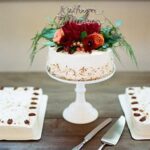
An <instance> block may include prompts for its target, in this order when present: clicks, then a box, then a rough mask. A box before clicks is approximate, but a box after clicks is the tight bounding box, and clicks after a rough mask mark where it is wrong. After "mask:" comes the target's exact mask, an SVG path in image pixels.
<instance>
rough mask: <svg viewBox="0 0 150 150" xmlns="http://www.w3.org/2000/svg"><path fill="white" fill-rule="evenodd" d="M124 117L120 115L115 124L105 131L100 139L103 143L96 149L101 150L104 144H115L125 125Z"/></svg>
mask: <svg viewBox="0 0 150 150" xmlns="http://www.w3.org/2000/svg"><path fill="white" fill-rule="evenodd" d="M125 122H126V121H125V118H124V116H121V117H120V118H119V119H118V120H117V121H116V122H115V124H114V125H113V126H112V127H111V128H110V129H109V130H108V131H107V132H106V133H105V135H104V136H103V137H102V139H101V141H102V142H103V145H101V146H100V148H99V149H98V150H102V149H103V147H104V146H105V145H116V144H117V142H118V141H119V139H120V136H121V134H122V132H123V129H124V127H125Z"/></svg>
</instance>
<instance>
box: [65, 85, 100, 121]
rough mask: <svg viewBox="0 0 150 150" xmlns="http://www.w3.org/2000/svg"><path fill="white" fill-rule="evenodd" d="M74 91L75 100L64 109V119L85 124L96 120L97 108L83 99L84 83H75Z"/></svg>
mask: <svg viewBox="0 0 150 150" xmlns="http://www.w3.org/2000/svg"><path fill="white" fill-rule="evenodd" d="M75 92H76V100H75V102H73V103H71V104H70V105H69V107H67V108H66V109H65V110H64V112H63V117H64V119H65V120H67V121H68V122H71V123H75V124H85V123H90V122H92V121H94V120H96V119H97V117H98V112H97V110H96V109H95V108H94V107H93V106H92V105H91V104H90V103H88V102H86V99H85V92H86V88H85V84H83V83H77V84H76V88H75Z"/></svg>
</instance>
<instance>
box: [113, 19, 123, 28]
mask: <svg viewBox="0 0 150 150" xmlns="http://www.w3.org/2000/svg"><path fill="white" fill-rule="evenodd" d="M122 24H123V21H122V20H121V19H117V20H116V21H115V26H116V27H120V26H121V25H122Z"/></svg>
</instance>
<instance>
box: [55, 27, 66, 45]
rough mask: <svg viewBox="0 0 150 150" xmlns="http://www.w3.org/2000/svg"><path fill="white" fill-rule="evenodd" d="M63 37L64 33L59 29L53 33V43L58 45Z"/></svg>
mask: <svg viewBox="0 0 150 150" xmlns="http://www.w3.org/2000/svg"><path fill="white" fill-rule="evenodd" d="M63 36H64V31H63V30H62V28H60V29H58V30H57V31H56V32H55V35H54V38H53V41H54V42H56V43H58V44H60V40H61V38H62V37H63Z"/></svg>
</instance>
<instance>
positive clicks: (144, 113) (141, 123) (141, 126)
mask: <svg viewBox="0 0 150 150" xmlns="http://www.w3.org/2000/svg"><path fill="white" fill-rule="evenodd" d="M126 98H127V101H128V104H129V105H128V106H129V111H130V112H131V120H132V125H133V128H134V131H135V132H136V133H138V134H140V135H147V134H149V132H147V131H149V130H150V88H149V87H144V88H140V87H132V88H131V89H130V88H127V89H126ZM135 102H137V104H133V103H135ZM136 109H138V110H136ZM137 114H140V115H139V116H137ZM142 118H144V120H143V119H142ZM141 119H142V120H141Z"/></svg>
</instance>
